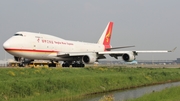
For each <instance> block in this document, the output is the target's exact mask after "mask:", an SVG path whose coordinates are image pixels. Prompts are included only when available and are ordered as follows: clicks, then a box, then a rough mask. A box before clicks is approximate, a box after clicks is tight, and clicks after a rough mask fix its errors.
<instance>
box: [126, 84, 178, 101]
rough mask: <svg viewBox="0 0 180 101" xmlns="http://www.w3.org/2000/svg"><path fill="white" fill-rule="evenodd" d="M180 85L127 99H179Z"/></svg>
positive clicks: (143, 100) (157, 100)
mask: <svg viewBox="0 0 180 101" xmlns="http://www.w3.org/2000/svg"><path fill="white" fill-rule="evenodd" d="M179 95H180V86H179V87H172V88H168V89H165V90H163V91H160V92H154V93H151V94H146V95H144V96H143V97H140V98H137V99H134V100H129V101H180V96H179Z"/></svg>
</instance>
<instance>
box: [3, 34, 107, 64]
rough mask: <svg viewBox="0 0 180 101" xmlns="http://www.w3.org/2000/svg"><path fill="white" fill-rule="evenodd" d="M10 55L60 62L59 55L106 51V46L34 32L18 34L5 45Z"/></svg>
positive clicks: (61, 59) (62, 59)
mask: <svg viewBox="0 0 180 101" xmlns="http://www.w3.org/2000/svg"><path fill="white" fill-rule="evenodd" d="M3 46H4V48H5V50H6V51H7V52H9V53H10V54H12V55H14V56H17V57H24V58H28V59H43V60H44V59H46V60H60V61H64V58H62V57H57V55H58V54H59V53H66V52H98V51H104V48H105V47H104V45H102V44H96V43H85V42H78V41H70V40H65V39H62V38H58V37H55V36H52V35H47V34H39V33H32V32H17V34H15V35H14V36H12V37H11V38H10V39H8V40H7V41H6V42H5V43H4V45H3Z"/></svg>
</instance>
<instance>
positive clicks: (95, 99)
mask: <svg viewBox="0 0 180 101" xmlns="http://www.w3.org/2000/svg"><path fill="white" fill-rule="evenodd" d="M176 86H180V82H172V83H165V84H158V85H151V86H145V87H138V88H133V89H127V90H120V91H113V92H108V93H101V94H95V95H89V96H87V97H86V98H83V99H78V100H74V101H99V100H100V99H101V98H102V97H103V96H107V95H112V96H113V98H114V100H115V101H126V100H128V99H134V98H138V97H141V96H143V95H144V94H148V93H152V92H156V91H161V90H163V89H166V88H170V87H176Z"/></svg>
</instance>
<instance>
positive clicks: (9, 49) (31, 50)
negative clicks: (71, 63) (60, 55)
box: [5, 48, 59, 53]
mask: <svg viewBox="0 0 180 101" xmlns="http://www.w3.org/2000/svg"><path fill="white" fill-rule="evenodd" d="M5 50H6V51H21V52H23V51H24V52H40V53H41V52H49V53H57V52H59V51H53V50H34V49H15V48H8V49H5Z"/></svg>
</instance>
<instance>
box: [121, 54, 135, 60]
mask: <svg viewBox="0 0 180 101" xmlns="http://www.w3.org/2000/svg"><path fill="white" fill-rule="evenodd" d="M122 59H123V60H124V61H125V62H132V61H133V60H135V56H134V54H133V52H129V53H126V54H123V56H122Z"/></svg>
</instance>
